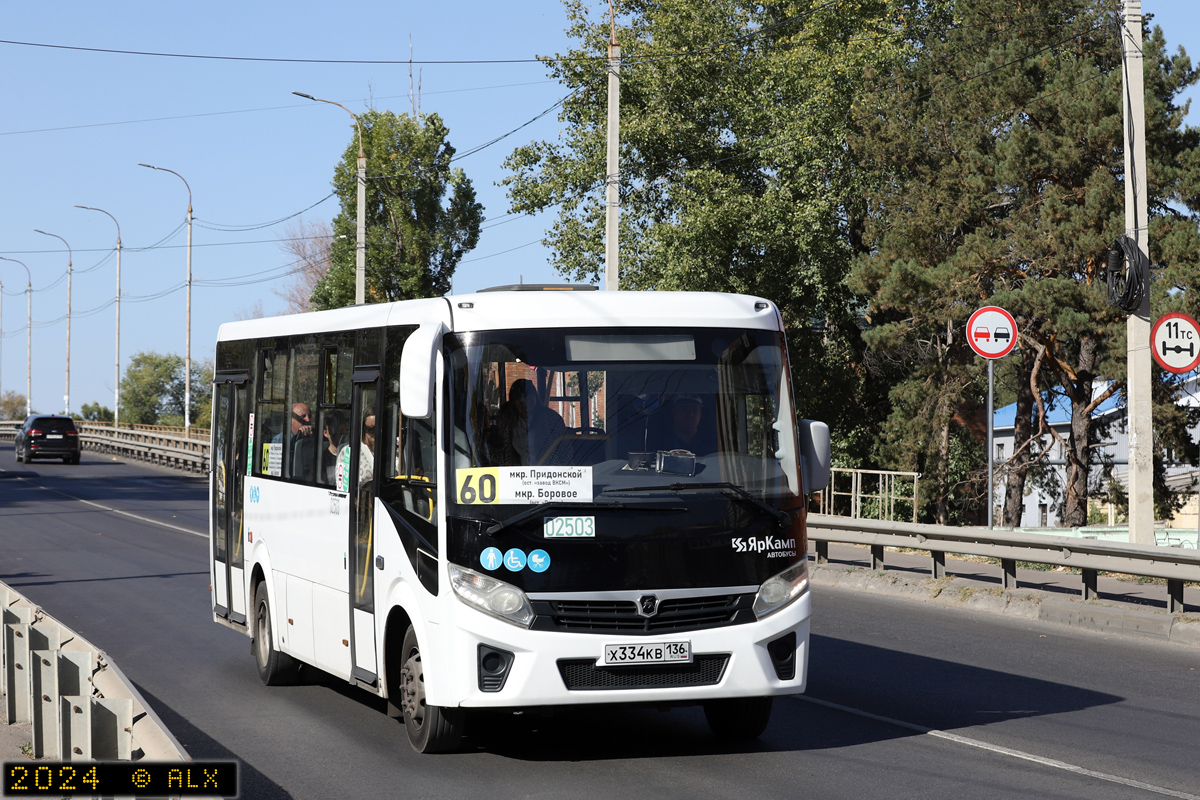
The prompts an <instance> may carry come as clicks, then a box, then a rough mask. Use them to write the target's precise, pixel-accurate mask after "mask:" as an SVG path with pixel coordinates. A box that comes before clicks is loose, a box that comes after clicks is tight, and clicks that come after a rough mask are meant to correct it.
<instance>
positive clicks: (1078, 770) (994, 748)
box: [788, 694, 1200, 800]
mask: <svg viewBox="0 0 1200 800" xmlns="http://www.w3.org/2000/svg"><path fill="white" fill-rule="evenodd" d="M788 697H791V698H793V699H795V700H802V701H803V702H805V703H812V704H813V705H817V706H824V707H825V708H831V709H833V710H835V711H844V712H845V713H847V714H854V715H855V716H858V717H863V718H865V719H869V720H874V721H875V722H882V723H885V724H887V725H894V726H896V727H898V728H905V729H907V730H910V731H915V732H916V733H922V734H925V735H926V736H933V737H935V738H937V739H945V740H947V741H951V742H955V743H957V744H962V745H966V746H968V747H976V748H979V749H980V750H987V751H988V752H992V753H997V754H999V755H1003V756H1009V757H1010V758H1019V759H1021V760H1023V761H1032V762H1034V763H1035V764H1041V765H1042V766H1044V767H1051V768H1053V769H1061V770H1063V771H1065V772H1073V773H1075V774H1076V775H1084V776H1086V777H1089V778H1096V779H1098V780H1102V781H1107V782H1108V783H1118V784H1121V785H1122V786H1130V787H1133V788H1135V789H1141V790H1143V791H1147V792H1154V793H1155V794H1161V795H1166V796H1167V797H1178V798H1180V799H1181V800H1200V795H1194V794H1188V793H1187V792H1180V791H1177V790H1175V789H1168V788H1166V787H1164V786H1154V785H1153V784H1149V783H1142V782H1141V781H1135V780H1133V779H1132V778H1123V777H1121V776H1120V775H1110V774H1108V773H1107V772H1096V771H1095V770H1091V769H1086V768H1084V767H1080V766H1076V765H1075V764H1068V763H1067V762H1065V761H1059V760H1057V759H1054V758H1046V757H1045V756H1039V755H1034V754H1033V753H1026V752H1024V751H1022V750H1013V749H1012V748H1009V747H1001V746H1000V745H995V744H989V743H987V742H984V741H980V740H979V739H972V738H970V737H968V736H960V735H959V734H957V733H947V732H946V731H939V730H937V729H936V728H926V727H925V726H924V725H916V724H914V723H912V722H904V721H903V720H899V719H893V718H891V717H883V716H880V715H879V714H872V713H871V712H869V711H861V710H859V709H857V708H851V707H850V706H844V705H841V704H839V703H831V702H829V701H828V700H820V699H818V698H816V697H811V696H809V695H805V694H793V695H788Z"/></svg>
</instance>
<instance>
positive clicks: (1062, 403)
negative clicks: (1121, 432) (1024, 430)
mask: <svg viewBox="0 0 1200 800" xmlns="http://www.w3.org/2000/svg"><path fill="white" fill-rule="evenodd" d="M1111 384H1112V381H1096V382H1095V383H1094V384H1092V397H1096V396H1098V395H1100V394H1103V393H1104V392H1105V391H1107V389H1108V387H1109V386H1110V385H1111ZM1042 401H1043V402H1044V403H1046V404H1047V407H1046V422H1047V423H1048V424H1050V425H1068V424H1070V422H1071V400H1070V398H1068V397H1063V396H1062V395H1057V394H1056V395H1051V393H1049V392H1042ZM1051 403H1053V405H1052V406H1051V405H1050V404H1051ZM1124 408H1125V396H1124V394H1122V393H1121V392H1113V394H1112V396H1110V397H1109V398H1108V399H1107V400H1105V401H1104V402H1103V403H1101V404H1100V405H1098V406H1097V407H1096V409H1095V410H1094V411H1093V412H1092V417H1093V418H1095V417H1103V416H1106V415H1108V414H1112V413H1114V412H1120V411H1123V410H1124ZM1036 413H1037V409H1036V407H1035V408H1034V414H1036ZM1016 417H1017V404H1016V403H1009V404H1008V405H1006V406H1004V407H1003V408H998V409H996V410H995V412H994V413H993V414H992V430H993V431H999V430H1002V429H1006V428H1007V429H1011V428H1012V427H1013V423H1014V421H1015V420H1016ZM1035 418H1036V417H1035Z"/></svg>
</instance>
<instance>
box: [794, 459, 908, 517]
mask: <svg viewBox="0 0 1200 800" xmlns="http://www.w3.org/2000/svg"><path fill="white" fill-rule="evenodd" d="M920 479H921V473H919V472H890V471H888V470H878V469H842V468H839V467H834V468H833V469H832V470H830V476H829V485H828V486H826V487H825V488H824V489H822V490H821V491H820V492H819V493H818V495H817V507H818V510H819V512H820V513H822V514H830V515H835V516H839V517H850V518H851V519H885V520H894V519H896V516H897V514H900V515H903V516H904V517H911V518H912V521H913V522H916V521H917V502H916V498H917V489H918V482H919V481H920Z"/></svg>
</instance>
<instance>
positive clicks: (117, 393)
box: [75, 205, 191, 430]
mask: <svg viewBox="0 0 1200 800" xmlns="http://www.w3.org/2000/svg"><path fill="white" fill-rule="evenodd" d="M75 207H76V208H82V209H84V210H85V211H99V212H100V213H101V214H105V215H107V216H108V218H109V219H111V220H112V221H113V224H114V225H116V226H117V329H116V334H115V340H116V341H115V343H114V346H113V349H114V351H115V352H116V358H115V359H114V361H115V364H114V366H113V430H116V429H117V428H119V427H121V223H119V222H117V218H116V217H114V216H113V215H112V214H109V213H108V212H107V211H105V210H104V209H103V208H92V207H91V206H80V205H77V206H75ZM189 233H190V230H189ZM188 273H189V274H191V270H190V269H189V270H188ZM188 316H189V317H190V316H191V302H190V301H189V303H188ZM188 330H189V331H190V330H191V325H190V324H189V325H188ZM188 338H189V339H190V338H191V337H190V336H189V337H188Z"/></svg>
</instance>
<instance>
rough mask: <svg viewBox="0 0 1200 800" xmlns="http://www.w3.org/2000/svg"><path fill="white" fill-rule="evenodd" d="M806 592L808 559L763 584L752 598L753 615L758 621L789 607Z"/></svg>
mask: <svg viewBox="0 0 1200 800" xmlns="http://www.w3.org/2000/svg"><path fill="white" fill-rule="evenodd" d="M806 591H808V559H807V558H804V559H802V560H801V561H800V562H799V563H796V564H793V565H792V566H790V567H788V568H787V569H785V570H784V571H783V572H781V573H779V574H778V575H774V576H772V577H770V578H768V579H767V580H766V581H764V582H763V585H762V586H760V587H759V588H758V594H757V595H756V596H755V598H754V615H755V616H756V617H758V618H759V619H762V618H763V617H765V616H767V615H768V614H773V613H775V612H776V611H778V610H779V609H781V608H784V607H786V606H788V605H790V604H791V603H792V602H793V601H794V600H795V599H796V598H797V597H799V596H800V595H802V594H804V593H805V592H806Z"/></svg>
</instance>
